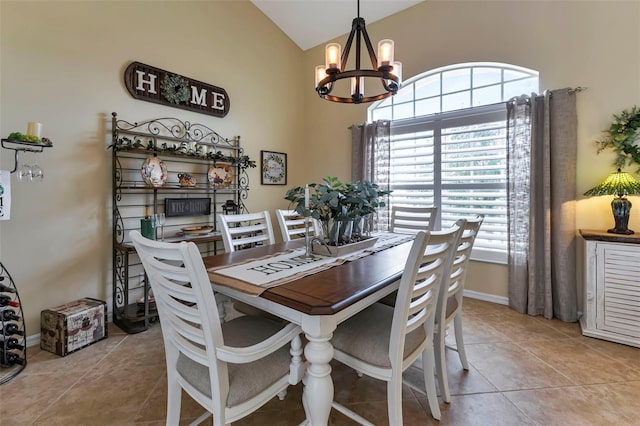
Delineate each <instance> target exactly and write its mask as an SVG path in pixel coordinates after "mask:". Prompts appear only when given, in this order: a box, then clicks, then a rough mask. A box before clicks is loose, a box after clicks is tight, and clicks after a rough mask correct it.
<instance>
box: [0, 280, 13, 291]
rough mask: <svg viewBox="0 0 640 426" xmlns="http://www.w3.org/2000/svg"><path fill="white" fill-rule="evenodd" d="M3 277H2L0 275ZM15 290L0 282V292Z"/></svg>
mask: <svg viewBox="0 0 640 426" xmlns="http://www.w3.org/2000/svg"><path fill="white" fill-rule="evenodd" d="M0 278H4V277H0ZM15 292H16V291H15V290H14V289H12V288H11V287H7V286H6V285H2V284H0V293H15Z"/></svg>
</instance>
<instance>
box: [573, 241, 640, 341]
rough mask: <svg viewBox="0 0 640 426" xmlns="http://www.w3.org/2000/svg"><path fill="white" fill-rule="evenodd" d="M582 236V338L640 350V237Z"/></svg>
mask: <svg viewBox="0 0 640 426" xmlns="http://www.w3.org/2000/svg"><path fill="white" fill-rule="evenodd" d="M580 232H581V234H582V237H583V238H584V257H585V259H584V284H585V286H584V306H583V316H582V318H580V325H581V327H582V334H584V335H585V336H590V337H596V338H599V339H604V340H609V341H612V342H617V343H623V344H626V345H630V346H637V347H640V236H635V235H632V236H626V235H625V236H622V235H616V234H607V233H606V232H599V231H585V230H581V231H580Z"/></svg>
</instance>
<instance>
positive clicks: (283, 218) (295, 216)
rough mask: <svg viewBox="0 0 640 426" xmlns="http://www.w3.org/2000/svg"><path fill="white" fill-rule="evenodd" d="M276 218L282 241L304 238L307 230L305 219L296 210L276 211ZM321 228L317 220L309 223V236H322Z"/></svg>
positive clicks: (311, 220)
mask: <svg viewBox="0 0 640 426" xmlns="http://www.w3.org/2000/svg"><path fill="white" fill-rule="evenodd" d="M276 217H277V218H278V224H279V225H280V232H281V233H282V241H291V240H292V239H293V238H300V237H304V235H305V232H306V228H305V226H304V217H302V216H300V213H298V212H297V211H295V210H283V209H276ZM321 234H322V231H321V226H320V224H319V223H318V221H317V220H316V219H313V218H312V219H310V221H309V235H313V236H318V235H321Z"/></svg>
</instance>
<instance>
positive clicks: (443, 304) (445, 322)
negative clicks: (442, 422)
mask: <svg viewBox="0 0 640 426" xmlns="http://www.w3.org/2000/svg"><path fill="white" fill-rule="evenodd" d="M483 220H484V215H478V216H476V217H475V218H473V219H467V220H466V222H465V223H464V225H463V226H462V235H461V236H460V242H459V244H458V247H457V248H456V252H455V253H454V259H453V262H452V263H451V267H450V270H449V271H448V273H447V274H446V275H445V276H444V277H443V282H442V286H441V288H440V294H439V295H438V305H437V308H436V317H435V318H436V319H435V326H434V349H435V362H436V376H437V377H438V388H439V389H440V396H441V397H442V399H443V401H444V402H451V394H450V392H449V381H448V379H447V362H446V359H445V349H446V348H448V349H452V350H455V351H457V352H458V356H459V357H460V363H461V364H462V368H463V369H464V370H469V362H468V361H467V354H466V352H465V349H464V339H463V332H462V300H463V297H462V296H463V292H464V282H465V279H466V276H467V267H468V265H469V260H470V258H471V249H473V244H474V242H475V240H476V236H477V235H478V231H479V230H480V226H481V225H482V222H483ZM452 321H453V327H454V334H455V339H456V347H455V348H452V347H449V346H445V338H446V331H447V328H448V327H449V325H450V324H451V322H452Z"/></svg>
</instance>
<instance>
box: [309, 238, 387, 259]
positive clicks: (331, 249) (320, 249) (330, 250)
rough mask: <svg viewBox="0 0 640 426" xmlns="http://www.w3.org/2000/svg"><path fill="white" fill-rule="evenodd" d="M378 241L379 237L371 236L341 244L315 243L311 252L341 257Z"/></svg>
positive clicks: (371, 245)
mask: <svg viewBox="0 0 640 426" xmlns="http://www.w3.org/2000/svg"><path fill="white" fill-rule="evenodd" d="M376 241H378V237H369V238H366V239H364V240H362V241H358V242H357V243H351V244H344V245H341V246H330V245H320V244H314V245H313V246H312V247H311V252H312V253H315V254H321V255H324V256H331V257H340V256H343V255H345V254H348V253H353V252H354V251H358V250H364V249H367V248H369V247H373V246H374V245H375V244H376Z"/></svg>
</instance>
